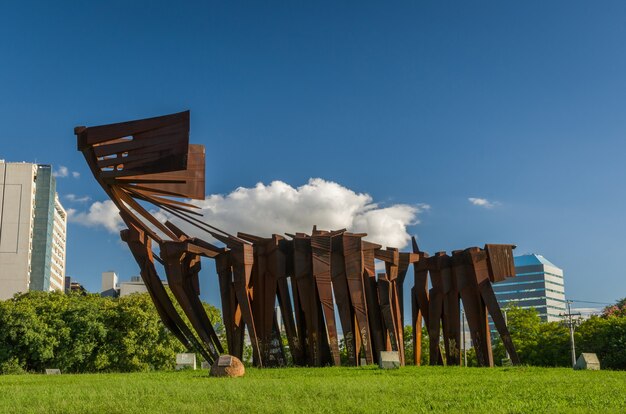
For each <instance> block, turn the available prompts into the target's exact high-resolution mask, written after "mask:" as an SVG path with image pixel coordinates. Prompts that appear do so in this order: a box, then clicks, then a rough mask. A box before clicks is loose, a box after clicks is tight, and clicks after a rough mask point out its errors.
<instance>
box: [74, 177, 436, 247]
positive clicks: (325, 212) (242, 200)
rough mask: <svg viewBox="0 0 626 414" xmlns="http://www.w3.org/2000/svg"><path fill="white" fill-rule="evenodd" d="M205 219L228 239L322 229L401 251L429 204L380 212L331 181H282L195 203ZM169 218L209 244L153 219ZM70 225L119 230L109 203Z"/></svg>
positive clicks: (383, 208)
mask: <svg viewBox="0 0 626 414" xmlns="http://www.w3.org/2000/svg"><path fill="white" fill-rule="evenodd" d="M192 203H194V204H196V205H197V206H198V207H199V208H200V211H201V212H202V213H203V215H204V218H203V221H205V222H206V223H209V224H211V225H213V226H215V227H218V228H220V229H222V230H224V231H226V232H228V233H231V234H236V233H237V232H238V231H242V232H246V233H252V234H256V235H259V236H265V237H267V236H270V235H271V234H272V233H277V234H283V233H296V232H305V233H310V231H311V229H312V227H313V225H317V226H318V228H320V229H325V230H337V229H341V228H347V229H348V230H349V231H354V232H364V233H368V236H367V240H370V241H372V242H375V243H379V244H382V245H383V246H393V247H398V248H403V247H405V246H406V245H407V244H408V242H409V240H410V235H409V233H408V232H407V226H410V225H413V224H417V223H419V220H418V215H419V214H420V213H422V212H424V211H427V210H428V209H429V208H430V206H428V205H427V204H418V205H409V204H393V205H389V206H380V205H379V204H377V203H374V201H373V199H372V197H371V196H370V195H369V194H365V193H356V192H354V191H352V190H350V189H349V188H346V187H344V186H342V185H340V184H337V183H335V182H332V181H326V180H323V179H320V178H312V179H310V180H309V182H308V183H307V184H304V185H302V186H299V187H292V186H290V185H289V184H286V183H284V182H282V181H274V182H272V183H270V184H268V185H265V184H262V183H259V184H257V185H256V186H254V187H251V188H245V187H239V188H237V189H236V190H234V191H232V192H231V193H229V194H226V195H223V194H212V195H209V196H207V197H206V199H205V200H200V201H198V200H194V201H192ZM155 215H156V216H157V217H158V218H159V219H165V218H169V219H170V220H172V222H174V223H175V224H177V225H178V226H180V227H181V228H183V229H184V230H185V231H186V232H188V233H189V234H190V235H197V236H200V237H203V238H208V235H207V234H204V233H201V232H200V231H199V230H196V229H193V228H190V226H188V225H187V224H186V223H184V222H182V221H180V220H178V219H177V218H175V217H170V216H169V214H167V213H165V212H158V213H156V214H155ZM70 220H72V221H74V222H78V223H81V224H84V225H87V226H103V227H105V228H106V229H108V230H109V231H111V232H117V231H119V230H120V229H121V228H122V226H123V224H122V221H121V219H119V216H118V213H117V208H116V207H115V205H114V204H113V203H112V202H111V201H108V200H107V201H105V202H94V203H93V204H92V205H91V207H90V208H89V212H84V213H77V212H75V211H72V213H71V214H70Z"/></svg>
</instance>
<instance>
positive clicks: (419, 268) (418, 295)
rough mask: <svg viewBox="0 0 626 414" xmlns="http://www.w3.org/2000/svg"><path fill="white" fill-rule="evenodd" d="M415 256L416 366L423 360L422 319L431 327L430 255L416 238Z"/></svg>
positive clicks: (414, 333)
mask: <svg viewBox="0 0 626 414" xmlns="http://www.w3.org/2000/svg"><path fill="white" fill-rule="evenodd" d="M411 244H412V247H413V254H415V255H417V256H418V258H419V259H418V261H417V262H416V263H415V264H414V265H413V275H414V285H413V288H412V289H411V310H412V318H411V322H412V323H413V326H412V328H413V357H414V363H415V365H421V358H422V319H423V320H424V325H425V326H426V329H428V327H429V322H428V321H429V319H428V307H429V297H428V260H427V259H428V257H429V256H428V253H426V252H422V251H420V249H419V246H418V245H417V241H416V240H415V237H412V238H411Z"/></svg>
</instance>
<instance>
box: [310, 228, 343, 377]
mask: <svg viewBox="0 0 626 414" xmlns="http://www.w3.org/2000/svg"><path fill="white" fill-rule="evenodd" d="M331 247H332V234H331V233H329V232H327V231H320V230H316V229H313V233H312V235H311V254H312V259H313V279H314V280H315V285H316V286H317V292H318V294H319V298H320V303H321V304H322V311H323V312H324V318H325V320H326V331H327V332H328V340H329V346H330V354H331V357H332V359H333V364H334V365H336V366H339V365H341V356H340V354H339V339H338V336H337V324H336V321H335V304H334V301H333V287H332V279H331V271H330V262H331Z"/></svg>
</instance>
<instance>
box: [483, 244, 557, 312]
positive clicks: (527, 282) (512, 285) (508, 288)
mask: <svg viewBox="0 0 626 414" xmlns="http://www.w3.org/2000/svg"><path fill="white" fill-rule="evenodd" d="M515 272H516V273H517V275H516V276H515V277H512V278H507V279H505V280H503V281H502V282H499V283H495V284H494V285H493V290H494V291H495V294H496V298H497V299H498V303H499V304H500V306H501V307H502V308H504V307H506V306H507V305H509V304H511V303H514V304H515V305H517V306H519V307H521V308H524V309H528V308H534V309H536V310H537V312H539V316H540V317H541V319H542V320H543V321H547V322H552V321H558V320H561V319H562V316H561V314H563V313H565V312H566V304H565V285H564V282H563V270H562V269H560V268H558V267H557V266H555V265H554V264H553V263H552V262H550V261H549V260H547V259H546V258H545V257H543V256H541V255H539V254H527V255H523V256H517V257H515Z"/></svg>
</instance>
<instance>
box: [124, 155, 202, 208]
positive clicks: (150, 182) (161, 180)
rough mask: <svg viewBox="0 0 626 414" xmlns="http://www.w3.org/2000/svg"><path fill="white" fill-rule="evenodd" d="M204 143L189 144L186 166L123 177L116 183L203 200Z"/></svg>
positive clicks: (154, 192)
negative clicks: (168, 170)
mask: <svg viewBox="0 0 626 414" xmlns="http://www.w3.org/2000/svg"><path fill="white" fill-rule="evenodd" d="M204 172H205V150H204V145H197V144H191V145H189V153H188V154H187V168H186V169H184V170H181V171H171V172H165V173H157V174H143V175H135V176H129V177H123V178H120V179H118V180H117V183H118V184H119V185H122V186H126V188H134V189H137V190H141V191H145V192H148V193H152V194H155V195H160V196H166V197H167V196H172V197H184V198H193V199H197V200H204V197H205V193H204Z"/></svg>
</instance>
